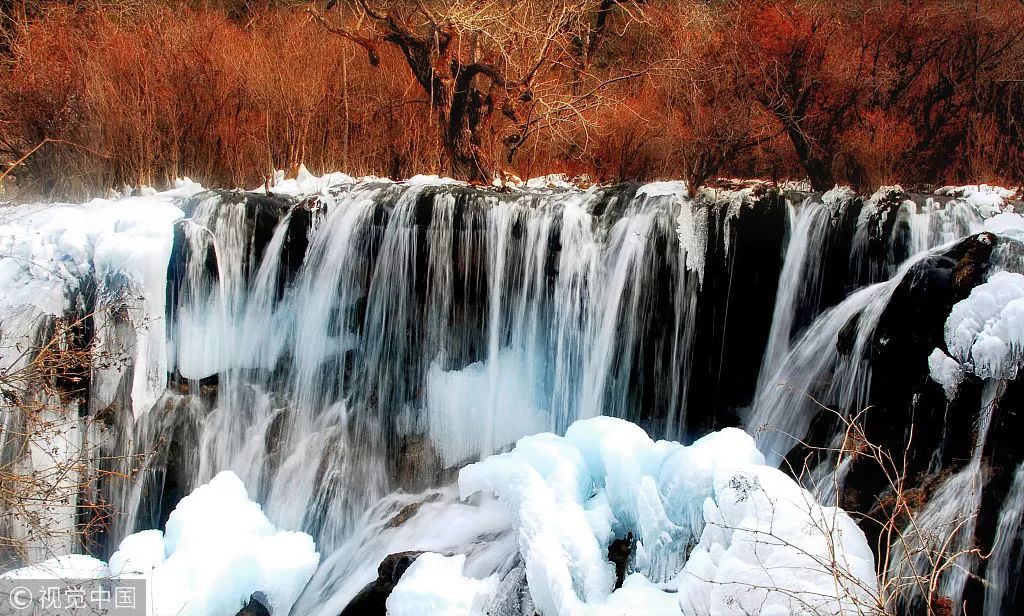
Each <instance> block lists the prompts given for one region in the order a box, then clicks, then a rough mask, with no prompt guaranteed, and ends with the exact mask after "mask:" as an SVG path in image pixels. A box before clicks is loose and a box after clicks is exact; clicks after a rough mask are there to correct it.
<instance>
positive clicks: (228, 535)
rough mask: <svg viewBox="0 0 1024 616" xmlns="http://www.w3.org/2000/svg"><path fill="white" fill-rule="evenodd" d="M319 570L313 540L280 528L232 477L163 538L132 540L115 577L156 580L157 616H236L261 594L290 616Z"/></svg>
mask: <svg viewBox="0 0 1024 616" xmlns="http://www.w3.org/2000/svg"><path fill="white" fill-rule="evenodd" d="M161 539H162V541H161ZM319 563H320V554H319V553H317V551H316V546H314V544H313V539H312V538H311V537H310V536H309V535H307V534H305V533H299V532H290V531H283V530H278V529H277V528H275V527H274V525H273V524H271V523H270V521H269V520H267V517H266V516H265V515H264V514H263V511H262V510H261V509H260V506H259V505H258V504H256V503H254V502H252V501H251V500H249V496H248V494H247V493H246V490H245V486H244V485H243V484H242V481H241V480H240V479H239V478H238V477H237V476H236V475H235V474H234V473H232V472H231V471H224V472H222V473H220V474H218V475H217V476H216V477H214V478H213V480H211V481H210V482H209V483H208V484H205V485H203V486H200V487H199V488H197V489H196V490H194V491H193V492H192V493H191V494H190V495H188V496H186V497H185V498H183V499H182V500H181V502H179V503H178V506H177V507H176V508H175V509H174V511H173V512H172V513H171V516H170V518H169V519H168V520H167V530H166V533H164V534H163V536H162V537H161V536H160V531H143V532H141V533H137V534H135V535H131V536H129V537H127V538H125V539H124V541H123V542H122V543H121V546H120V548H119V549H118V551H117V552H115V553H114V555H113V556H112V557H111V558H110V572H111V574H112V575H114V576H117V577H126V576H127V577H132V576H141V577H146V578H149V579H150V592H149V596H150V597H151V600H152V602H153V614H154V615H155V616H164V615H167V616H171V615H175V616H190V615H194V616H220V615H221V614H223V615H224V616H233V615H234V614H236V613H237V612H238V610H239V609H240V608H241V607H242V605H244V604H245V603H246V601H248V600H249V597H250V596H251V595H252V594H253V593H255V592H260V593H262V594H263V595H264V596H265V597H266V598H267V599H268V600H269V602H270V605H269V606H268V607H269V608H270V609H271V612H272V613H274V614H287V613H288V612H289V610H291V607H292V605H293V604H294V603H295V600H296V599H297V598H298V596H299V593H301V592H302V589H303V588H304V587H305V585H306V582H308V581H309V578H310V577H311V576H312V575H313V572H314V571H315V570H316V568H317V565H318V564H319Z"/></svg>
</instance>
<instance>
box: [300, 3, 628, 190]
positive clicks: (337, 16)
mask: <svg viewBox="0 0 1024 616" xmlns="http://www.w3.org/2000/svg"><path fill="white" fill-rule="evenodd" d="M327 7H328V8H333V9H337V10H335V11H334V12H333V14H332V16H331V18H330V19H328V18H327V17H326V16H324V15H323V14H321V13H319V12H316V11H311V14H312V15H313V16H314V17H315V18H316V19H317V20H319V21H320V22H321V23H323V24H324V25H325V27H327V28H328V29H329V30H330V31H331V32H334V33H335V34H338V35H341V36H344V37H346V38H348V39H349V40H351V41H353V42H355V43H356V44H358V45H360V46H362V47H363V48H364V49H365V50H366V52H367V54H368V56H369V60H370V62H371V63H374V64H376V63H377V62H378V61H379V51H378V46H380V45H393V46H395V47H397V48H398V49H399V50H401V52H402V54H403V56H404V58H405V60H406V62H407V64H408V66H409V68H410V69H411V71H412V73H413V75H414V76H415V79H416V81H417V83H418V84H419V85H420V87H422V89H423V91H424V92H425V93H426V95H427V96H428V99H429V101H430V109H431V115H432V121H433V122H436V124H437V130H438V135H439V140H440V144H441V146H442V148H443V151H444V153H445V155H446V158H447V163H448V168H449V171H450V172H451V173H452V175H454V176H455V177H458V178H463V179H468V180H473V181H486V180H488V179H490V177H491V176H492V175H493V174H494V172H495V171H496V170H497V168H498V166H499V165H500V164H502V162H503V163H510V162H511V161H512V159H513V157H514V156H515V154H516V152H517V151H518V150H519V148H520V147H521V146H522V145H523V144H524V143H525V142H526V140H527V139H528V138H529V137H531V136H532V135H534V134H536V133H537V132H538V131H539V130H541V129H543V128H551V127H554V126H557V125H558V124H559V123H560V122H563V121H566V120H568V119H573V120H575V121H578V120H580V119H583V116H584V114H585V112H586V111H587V110H588V109H591V108H593V106H595V105H596V104H598V101H599V100H600V96H601V93H602V91H603V90H604V88H605V87H607V86H608V85H610V84H612V83H615V82H618V81H622V80H626V79H630V78H632V77H635V76H638V75H640V74H643V72H644V71H643V70H631V71H628V72H612V73H609V72H607V71H602V72H600V74H598V73H596V72H595V71H593V70H592V69H593V64H594V62H593V60H594V57H595V55H596V54H597V53H598V50H599V48H600V45H601V42H602V40H603V38H604V33H605V31H606V30H607V29H608V28H609V27H611V24H612V22H613V21H615V20H616V19H618V21H619V23H618V27H619V28H623V27H625V26H626V25H627V24H628V23H631V22H633V21H637V20H642V19H643V13H642V11H641V7H640V6H639V3H637V2H634V1H632V0H631V1H628V2H627V1H624V0H560V1H557V2H545V1H542V0H517V1H514V2H499V1H495V0H491V1H486V2H477V3H464V2H450V1H446V0H441V1H437V2H429V3H428V2H421V1H416V0H410V1H405V2H389V3H387V5H386V8H385V7H384V6H382V5H377V4H375V3H373V2H371V0H357V1H356V2H355V3H354V4H353V3H347V4H345V3H336V2H333V1H332V2H329V3H328V5H327Z"/></svg>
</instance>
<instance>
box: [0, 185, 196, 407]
mask: <svg viewBox="0 0 1024 616" xmlns="http://www.w3.org/2000/svg"><path fill="white" fill-rule="evenodd" d="M200 190H201V187H200V186H199V185H198V184H196V183H194V182H191V181H189V180H180V181H178V182H177V184H176V187H175V188H174V189H172V190H168V191H164V192H162V193H159V194H157V195H149V196H139V197H130V198H126V199H120V200H108V199H94V200H93V201H90V202H89V203H87V204H84V205H74V206H72V205H52V206H51V205H45V206H43V205H39V206H35V205H31V206H24V207H18V208H12V209H9V210H5V211H4V212H3V215H2V216H0V255H2V257H3V258H0V288H2V289H3V290H4V293H3V297H0V315H2V317H0V328H3V329H4V330H5V332H8V333H7V335H8V336H10V335H11V334H10V332H17V333H19V334H25V335H31V333H32V326H33V323H38V319H39V317H41V316H44V315H50V316H61V315H62V314H64V313H65V311H67V310H69V309H71V308H73V307H75V306H72V305H71V302H72V300H73V299H74V298H77V297H79V293H80V292H81V291H83V290H84V289H85V288H86V287H89V286H90V283H93V282H94V283H95V284H96V293H97V297H98V298H99V300H98V302H97V304H99V305H100V307H103V306H104V304H105V303H107V304H111V303H115V302H123V303H124V304H125V306H126V308H127V310H128V312H129V314H130V316H131V321H132V323H133V324H134V326H135V344H134V346H133V355H134V358H135V360H134V362H133V364H134V366H135V371H134V382H133V385H132V401H133V404H134V409H135V412H136V414H139V413H141V412H145V411H147V410H149V408H150V407H152V405H153V403H154V402H156V399H157V398H158V397H159V395H160V393H161V392H162V391H163V388H164V384H165V380H166V371H167V370H166V366H167V361H166V350H165V338H164V335H163V314H164V302H165V281H166V273H167V260H168V258H169V256H170V253H171V243H172V241H173V238H174V233H173V229H172V226H173V224H174V222H175V221H176V220H178V219H179V218H181V216H182V212H181V210H180V209H178V207H177V205H176V204H177V202H178V201H179V200H180V199H182V198H183V197H187V196H189V195H192V194H195V193H196V192H198V191H200ZM136 298H138V299H136ZM11 319H17V320H18V321H19V322H18V323H11V322H9V321H10V320H11ZM6 342H7V343H8V344H11V343H12V342H13V341H11V340H7V341H6Z"/></svg>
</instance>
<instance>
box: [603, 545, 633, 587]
mask: <svg viewBox="0 0 1024 616" xmlns="http://www.w3.org/2000/svg"><path fill="white" fill-rule="evenodd" d="M635 549H636V539H634V538H633V533H627V535H626V537H625V538H622V539H615V540H614V541H612V542H611V544H610V545H609V546H608V560H610V561H611V562H612V563H614V564H615V588H616V589H618V588H622V582H623V581H624V580H625V579H626V571H627V570H628V569H629V563H630V560H632V558H633V550H635Z"/></svg>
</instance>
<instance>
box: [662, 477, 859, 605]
mask: <svg viewBox="0 0 1024 616" xmlns="http://www.w3.org/2000/svg"><path fill="white" fill-rule="evenodd" d="M714 490H715V497H714V498H713V499H711V498H709V499H708V500H706V501H705V503H704V520H705V527H704V531H703V533H702V534H701V538H700V543H699V544H698V545H697V547H696V548H695V549H694V550H693V551H692V552H691V554H690V558H689V560H688V561H687V562H686V565H685V566H684V567H683V571H682V573H681V574H680V576H679V589H678V593H679V601H680V604H681V605H682V611H683V613H684V614H687V615H705V614H715V615H716V616H719V615H721V616H725V615H733V614H735V615H736V616H740V615H743V614H863V613H871V612H872V607H873V605H876V603H875V600H874V598H875V597H877V588H876V584H875V567H874V558H873V555H872V553H871V549H870V548H869V547H868V545H867V541H866V539H865V537H864V533H863V532H862V531H861V530H860V529H859V528H858V527H857V525H856V524H855V523H854V522H853V520H852V519H850V517H849V516H848V515H846V513H844V512H843V511H842V510H840V509H836V508H831V507H821V506H819V505H818V504H816V503H815V502H814V499H813V497H812V496H811V495H810V494H809V493H807V492H806V491H805V490H803V489H802V488H800V487H799V486H798V485H797V484H796V483H794V482H793V480H792V479H790V478H789V477H788V476H786V475H785V474H784V473H783V472H782V471H779V470H778V469H775V468H771V467H768V466H748V467H747V468H744V469H736V470H729V471H726V472H720V473H717V474H716V476H715V480H714Z"/></svg>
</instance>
